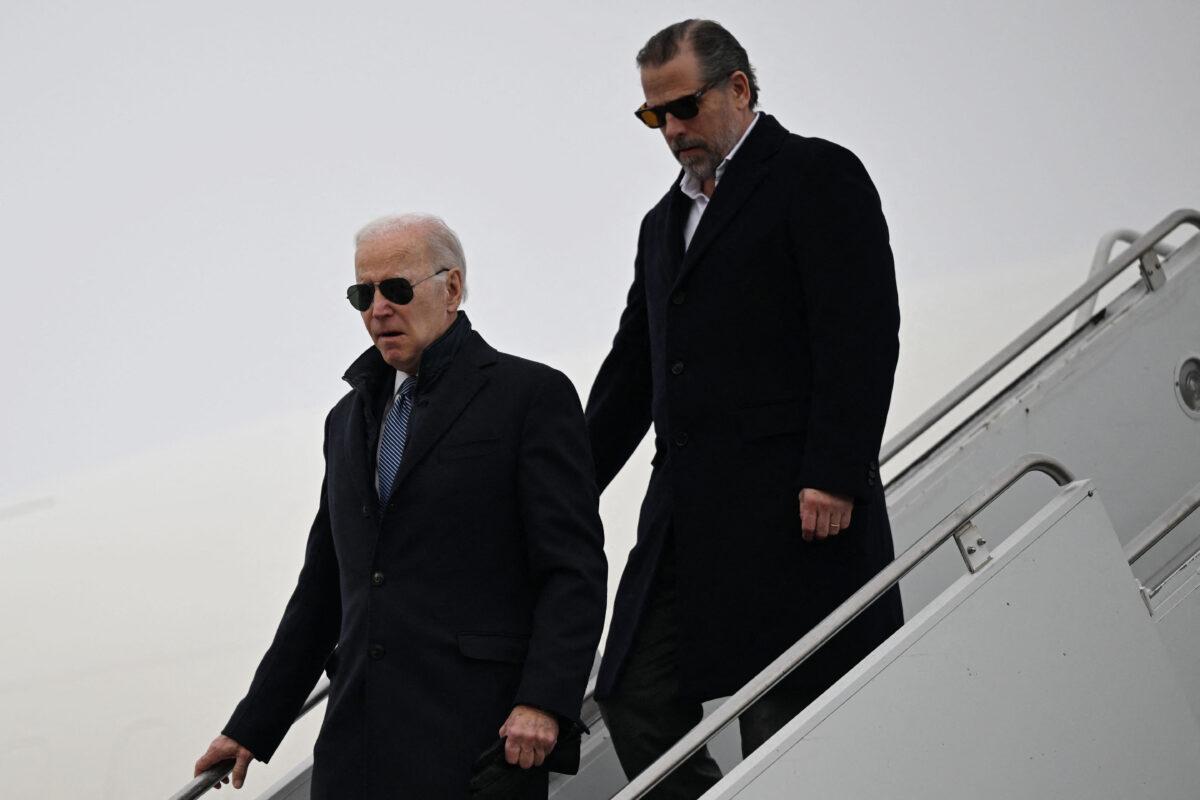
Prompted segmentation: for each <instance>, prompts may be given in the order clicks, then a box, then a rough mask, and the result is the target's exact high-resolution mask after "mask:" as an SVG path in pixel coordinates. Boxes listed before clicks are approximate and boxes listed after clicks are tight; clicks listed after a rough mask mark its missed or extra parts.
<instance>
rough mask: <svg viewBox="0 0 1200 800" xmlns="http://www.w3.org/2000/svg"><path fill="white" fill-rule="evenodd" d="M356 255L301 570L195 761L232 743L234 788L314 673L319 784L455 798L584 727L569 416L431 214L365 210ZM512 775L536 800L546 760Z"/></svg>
mask: <svg viewBox="0 0 1200 800" xmlns="http://www.w3.org/2000/svg"><path fill="white" fill-rule="evenodd" d="M354 269H355V275H356V280H357V281H358V282H357V283H356V284H355V285H353V286H351V287H350V289H349V291H348V299H349V300H350V304H351V305H352V306H353V307H354V308H355V309H356V310H358V311H359V312H360V313H361V314H362V320H363V323H364V324H365V325H366V328H367V332H368V333H369V334H370V336H371V339H372V341H373V342H374V346H373V347H371V348H370V349H368V350H367V351H366V352H365V353H363V354H362V355H361V356H360V357H359V358H358V360H357V361H355V362H354V363H353V364H352V365H351V366H350V368H349V370H347V372H346V374H345V376H344V378H345V380H346V381H347V382H348V383H349V384H350V386H351V390H350V391H349V392H348V393H347V394H346V395H345V397H343V398H342V399H341V401H340V402H339V403H338V404H337V405H336V406H335V407H334V408H333V410H332V411H331V412H330V414H329V416H328V418H327V419H326V421H325V480H324V485H323V486H322V489H321V496H320V506H319V510H318V512H317V516H316V521H315V522H314V523H313V526H312V530H311V532H310V533H309V536H308V545H307V549H306V552H305V559H304V567H303V569H302V570H301V572H300V578H299V582H298V584H297V586H296V589H295V591H294V592H293V594H292V597H291V600H290V601H289V602H288V605H287V608H286V609H285V611H284V614H283V620H282V622H281V623H280V625H279V629H278V632H277V633H276V635H275V639H274V642H273V643H272V644H271V646H270V648H269V649H268V650H267V653H266V655H265V656H264V658H263V660H262V662H261V664H260V665H259V667H258V671H257V672H256V674H255V676H254V680H253V682H252V683H251V686H250V690H249V693H248V694H247V695H246V697H245V699H243V700H242V702H241V703H240V704H239V705H238V707H237V710H236V711H235V712H234V714H233V717H232V718H231V719H230V720H229V723H228V724H227V725H226V726H225V728H224V731H223V733H222V735H221V736H219V737H217V739H216V740H214V741H213V743H212V744H211V745H210V747H209V749H208V752H206V753H205V754H204V756H203V757H201V759H200V760H199V761H198V762H197V763H196V767H195V769H196V773H197V774H199V773H200V772H201V771H203V770H204V769H206V768H208V767H209V766H210V765H212V764H214V763H216V762H218V761H220V760H222V759H225V758H236V759H237V766H236V767H235V769H234V772H233V785H234V786H235V787H238V786H241V784H242V782H243V780H244V777H245V774H246V769H247V765H248V763H249V761H250V760H251V759H252V758H257V759H259V760H260V761H266V760H268V759H269V758H270V757H271V754H272V753H273V752H274V751H275V749H276V747H277V746H278V745H279V742H280V740H281V739H282V738H283V735H284V733H285V732H286V731H287V729H288V726H289V725H290V724H291V722H292V721H293V719H294V718H295V715H296V713H297V711H298V710H299V708H300V705H301V703H302V702H303V701H304V698H305V696H306V695H307V694H308V692H309V691H310V690H311V689H312V687H313V685H314V683H315V682H316V680H317V678H318V676H319V675H320V673H321V670H322V668H324V670H325V671H326V672H327V673H328V674H329V676H330V682H331V689H330V696H329V702H328V706H327V708H326V712H325V721H324V724H323V725H322V727H321V733H320V735H319V736H318V738H317V742H316V747H315V749H314V765H313V776H312V797H313V798H380V800H382V799H383V798H389V800H390V799H391V798H397V797H406V798H408V797H411V798H422V800H425V799H427V798H462V797H465V796H466V795H467V793H468V788H467V787H468V780H469V778H470V776H471V772H472V766H473V764H474V763H475V760H476V759H477V757H478V756H479V755H480V754H481V752H483V751H485V750H487V749H489V746H490V745H492V743H494V742H498V741H499V739H498V737H503V739H504V740H505V741H504V745H503V753H504V757H505V758H506V760H507V762H508V763H509V764H513V765H515V767H514V768H518V767H519V768H524V769H530V768H535V767H539V766H541V765H542V764H543V762H544V761H545V759H546V758H547V756H548V755H549V754H550V753H551V751H552V750H553V748H554V747H555V743H556V741H557V740H558V739H559V738H564V739H565V736H566V734H568V733H569V732H572V731H568V730H566V729H573V728H576V727H578V726H580V724H581V723H580V720H579V719H578V716H579V710H580V705H581V701H582V697H583V691H584V685H585V683H586V681H587V677H588V672H589V669H590V667H591V664H592V658H593V655H594V652H595V648H596V644H597V641H598V639H599V636H600V630H601V627H602V624H603V619H604V606H605V573H606V567H605V561H604V553H603V541H602V538H603V537H602V533H601V526H600V519H599V515H598V511H597V493H596V488H595V477H594V472H593V467H592V459H591V455H590V452H589V448H588V441H587V433H586V428H585V423H584V418H583V413H582V409H581V408H580V404H579V399H578V396H577V395H576V393H575V390H574V388H573V386H572V385H571V383H570V381H569V380H568V379H567V378H566V377H565V376H563V375H562V374H561V373H559V372H557V371H555V370H553V369H551V368H549V367H546V366H543V365H541V364H537V363H534V362H532V361H526V360H524V359H520V358H516V357H514V356H510V355H505V354H503V353H498V352H497V351H496V350H494V349H492V348H491V347H490V346H488V344H487V343H486V342H484V340H483V339H482V338H481V337H480V336H479V334H478V333H476V332H475V331H473V330H472V329H471V324H470V322H469V321H468V320H467V317H466V315H465V314H464V313H463V312H461V311H459V310H458V307H459V304H460V302H461V301H462V299H463V297H464V294H465V291H466V261H465V259H464V257H463V252H462V248H461V246H460V244H459V240H458V237H457V236H455V234H454V233H453V231H451V230H450V229H449V228H448V227H446V225H445V224H444V223H443V222H442V221H441V220H439V219H437V218H435V217H430V216H423V215H407V216H401V217H392V218H386V219H382V220H378V221H376V222H373V223H371V224H370V225H367V226H366V227H365V228H363V229H362V231H360V232H359V234H358V237H357V242H356V252H355V259H354ZM574 746H575V747H578V740H577V739H576V740H575V741H574ZM555 755H558V756H561V755H563V754H562V753H556V754H555ZM559 760H561V761H565V762H568V763H569V762H570V758H566V759H561V758H560V759H559ZM523 774H525V775H527V776H528V780H524V781H521V785H522V787H523V788H522V789H521V790H520V794H514V795H512V796H514V797H515V796H520V797H541V798H544V797H545V796H546V786H547V781H546V774H545V771H544V770H534V771H533V772H530V773H523Z"/></svg>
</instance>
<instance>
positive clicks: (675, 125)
mask: <svg viewBox="0 0 1200 800" xmlns="http://www.w3.org/2000/svg"><path fill="white" fill-rule="evenodd" d="M664 116H665V117H666V120H667V121H666V122H665V123H664V124H663V127H662V132H663V136H665V137H667V142H668V143H670V142H671V141H672V140H673V139H674V138H675V137H676V136H678V135H679V134H681V133H684V132H686V131H687V126H686V125H685V124H684V122H683V120H681V119H679V117H677V116H675V115H674V114H669V113H666V112H664Z"/></svg>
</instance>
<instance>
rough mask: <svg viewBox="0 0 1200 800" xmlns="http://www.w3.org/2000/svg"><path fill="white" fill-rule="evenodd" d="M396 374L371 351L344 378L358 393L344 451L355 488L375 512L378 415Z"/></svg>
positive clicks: (345, 436) (351, 409)
mask: <svg viewBox="0 0 1200 800" xmlns="http://www.w3.org/2000/svg"><path fill="white" fill-rule="evenodd" d="M394 374H395V372H394V371H393V370H392V369H391V368H390V367H388V366H387V364H385V363H384V361H383V358H382V357H381V356H380V355H379V351H378V350H376V349H375V348H374V347H371V348H369V349H368V350H367V351H366V352H365V353H363V354H362V355H361V356H359V358H358V360H357V361H355V362H354V363H353V364H352V365H351V366H350V368H349V369H348V370H346V374H345V375H344V376H343V379H344V380H345V381H346V382H347V383H349V384H350V386H351V387H352V388H353V389H354V403H353V404H352V405H351V407H350V413H349V415H348V419H347V420H346V432H345V435H344V436H343V437H342V438H343V444H342V447H343V450H344V451H345V457H346V463H347V464H349V465H350V475H351V476H352V480H353V481H354V487H355V488H356V489H357V490H358V492H359V494H360V495H361V496H362V498H363V501H364V502H365V503H366V504H368V505H370V506H371V507H372V508H374V507H376V506H378V504H379V494H378V492H376V491H375V454H374V452H372V449H371V448H373V447H374V445H375V443H376V442H378V441H379V425H380V419H379V413H378V411H379V409H380V408H382V406H383V403H382V402H380V401H381V400H382V399H383V398H384V395H383V394H382V393H384V392H387V391H388V390H389V389H390V384H389V383H388V381H390V380H391V379H392V376H393V375H394ZM385 384H387V385H385Z"/></svg>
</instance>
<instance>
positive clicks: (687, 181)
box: [679, 111, 762, 200]
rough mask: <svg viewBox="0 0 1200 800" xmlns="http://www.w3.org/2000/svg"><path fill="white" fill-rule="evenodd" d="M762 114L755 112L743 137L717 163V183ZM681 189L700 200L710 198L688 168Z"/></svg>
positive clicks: (681, 181)
mask: <svg viewBox="0 0 1200 800" xmlns="http://www.w3.org/2000/svg"><path fill="white" fill-rule="evenodd" d="M761 116H762V112H761V111H758V112H755V114H754V119H752V120H750V124H749V125H747V126H746V132H745V133H743V134H742V138H740V139H738V141H737V144H735V145H734V146H733V149H732V150H730V151H729V153H728V154H727V155H726V156H725V158H724V159H723V160H722V161H721V163H720V164H718V165H717V171H716V174H715V175H714V177H715V178H716V183H720V182H721V176H722V175H724V174H725V168H726V167H727V166H729V162H730V161H732V160H733V157H734V156H735V155H737V151H738V149H739V148H740V147H741V146H742V142H744V141H746V137H747V136H749V135H750V131H752V130H754V126H755V125H757V124H758V118H759V117H761ZM679 189H680V191H682V192H683V193H684V194H686V195H687V196H688V197H690V198H692V199H693V200H699V199H700V198H701V197H704V199H705V200H707V199H708V198H707V197H705V195H704V190H703V189H702V188H701V185H700V181H699V180H697V178H696V176H694V175H692V174H691V173H690V172H688V171H687V170H684V172H683V177H682V178H680V179H679Z"/></svg>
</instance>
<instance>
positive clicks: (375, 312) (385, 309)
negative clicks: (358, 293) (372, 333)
mask: <svg viewBox="0 0 1200 800" xmlns="http://www.w3.org/2000/svg"><path fill="white" fill-rule="evenodd" d="M392 310H393V309H392V304H391V302H389V301H388V299H387V298H386V297H384V296H383V292H381V291H380V290H379V287H378V286H376V287H375V295H374V296H373V297H372V298H371V316H373V317H383V316H387V315H388V314H391V313H392Z"/></svg>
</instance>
